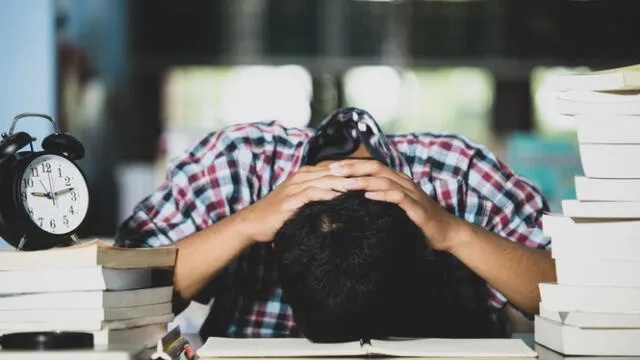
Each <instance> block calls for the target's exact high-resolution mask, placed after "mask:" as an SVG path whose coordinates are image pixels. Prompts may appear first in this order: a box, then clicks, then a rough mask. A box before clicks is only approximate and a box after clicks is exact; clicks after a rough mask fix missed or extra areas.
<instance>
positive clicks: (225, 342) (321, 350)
mask: <svg viewBox="0 0 640 360" xmlns="http://www.w3.org/2000/svg"><path fill="white" fill-rule="evenodd" d="M198 355H199V356H200V357H201V358H225V357H234V358H242V357H244V358H248V357H276V358H283V357H312V356H320V357H336V356H367V355H384V356H398V357H436V358H452V357H458V358H460V357H470V358H512V359H516V358H530V357H535V356H536V353H535V352H534V351H533V350H531V349H530V348H529V347H528V346H527V345H526V344H525V343H524V342H523V341H522V340H520V339H435V338H433V339H411V340H386V341H385V340H371V341H370V342H369V343H364V344H361V343H360V342H346V343H313V342H311V341H309V340H307V339H305V338H271V339H265V338H217V337H212V338H208V339H207V341H206V342H205V344H204V345H203V346H202V347H201V348H200V349H199V350H198Z"/></svg>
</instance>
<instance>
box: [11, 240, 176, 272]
mask: <svg viewBox="0 0 640 360" xmlns="http://www.w3.org/2000/svg"><path fill="white" fill-rule="evenodd" d="M176 254H177V248H175V247H173V246H166V247H157V248H140V249H137V248H136V249H131V248H120V247H114V246H110V245H107V244H105V243H104V242H102V241H98V240H94V241H90V242H87V243H84V244H81V245H74V246H68V247H60V248H52V249H47V250H38V251H15V250H13V249H5V250H3V251H0V270H18V269H32V268H38V269H43V268H63V267H64V268H78V267H90V266H104V267H107V268H113V269H127V268H156V267H173V266H174V264H175V260H176Z"/></svg>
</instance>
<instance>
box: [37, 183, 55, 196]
mask: <svg viewBox="0 0 640 360" xmlns="http://www.w3.org/2000/svg"><path fill="white" fill-rule="evenodd" d="M38 181H39V182H40V185H42V188H43V189H44V191H46V192H45V193H44V196H45V197H46V198H47V199H53V194H52V193H51V192H50V191H49V190H47V187H46V186H44V183H43V182H42V180H38ZM35 196H38V195H35Z"/></svg>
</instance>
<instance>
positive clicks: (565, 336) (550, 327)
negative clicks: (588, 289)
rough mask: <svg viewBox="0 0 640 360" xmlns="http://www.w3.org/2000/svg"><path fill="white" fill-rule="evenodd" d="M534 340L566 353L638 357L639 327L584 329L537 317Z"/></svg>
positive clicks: (639, 349)
mask: <svg viewBox="0 0 640 360" xmlns="http://www.w3.org/2000/svg"><path fill="white" fill-rule="evenodd" d="M534 338H535V341H536V343H538V344H540V345H543V346H545V347H547V348H549V349H551V350H554V351H557V352H559V353H562V354H566V355H611V356H634V355H635V356H637V355H639V354H640V329H585V328H580V327H577V326H570V325H563V324H561V323H559V322H555V321H551V320H547V319H544V318H542V317H540V316H536V317H535V320H534Z"/></svg>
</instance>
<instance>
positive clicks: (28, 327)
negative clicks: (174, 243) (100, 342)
mask: <svg viewBox="0 0 640 360" xmlns="http://www.w3.org/2000/svg"><path fill="white" fill-rule="evenodd" d="M173 319H174V315H173V314H167V315H158V316H151V317H142V318H137V319H124V320H94V319H78V318H76V319H64V320H61V321H32V322H24V321H17V322H8V321H3V320H2V319H0V331H2V332H5V333H6V332H17V331H97V330H103V329H112V330H116V329H126V328H131V327H138V326H144V325H150V324H160V323H169V322H171V321H173Z"/></svg>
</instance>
